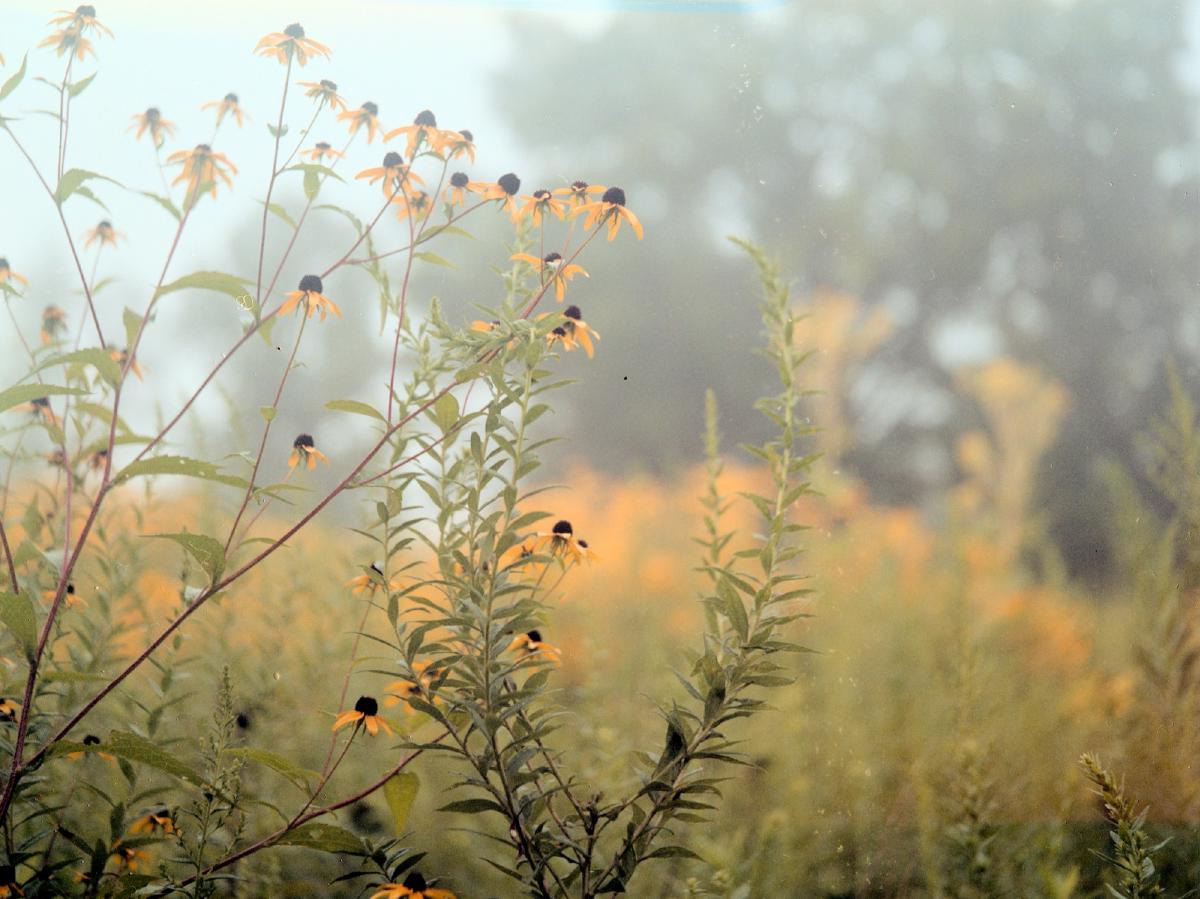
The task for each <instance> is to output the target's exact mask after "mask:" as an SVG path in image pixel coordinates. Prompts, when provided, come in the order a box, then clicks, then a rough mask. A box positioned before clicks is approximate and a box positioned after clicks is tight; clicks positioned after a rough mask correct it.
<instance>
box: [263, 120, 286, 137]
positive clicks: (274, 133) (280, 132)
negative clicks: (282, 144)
mask: <svg viewBox="0 0 1200 899" xmlns="http://www.w3.org/2000/svg"><path fill="white" fill-rule="evenodd" d="M267 130H268V131H270V132H271V137H274V138H280V137H283V136H284V135H285V134H287V133H288V126H287V125H284V126H283V127H281V128H276V127H275V126H274V125H272V124H271V123H270V122H267Z"/></svg>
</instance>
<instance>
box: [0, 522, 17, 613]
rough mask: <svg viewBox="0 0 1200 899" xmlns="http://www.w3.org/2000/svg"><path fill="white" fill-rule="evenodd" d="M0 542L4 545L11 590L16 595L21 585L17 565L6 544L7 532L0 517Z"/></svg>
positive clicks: (10, 549)
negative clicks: (18, 579)
mask: <svg viewBox="0 0 1200 899" xmlns="http://www.w3.org/2000/svg"><path fill="white" fill-rule="evenodd" d="M0 543H2V544H3V545H4V561H5V562H6V563H7V564H8V580H9V582H10V583H11V584H12V592H13V594H14V595H18V594H20V592H21V585H20V583H19V582H18V581H17V566H16V564H15V563H14V562H13V554H12V548H11V547H10V546H9V545H8V532H7V531H6V530H5V529H4V519H2V518H0Z"/></svg>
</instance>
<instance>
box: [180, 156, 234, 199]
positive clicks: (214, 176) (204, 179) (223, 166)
mask: <svg viewBox="0 0 1200 899" xmlns="http://www.w3.org/2000/svg"><path fill="white" fill-rule="evenodd" d="M167 162H169V163H172V164H174V163H179V164H181V165H182V166H183V168H182V169H181V170H180V172H179V177H177V178H176V179H175V180H174V181H172V182H171V184H173V185H174V184H179V183H180V182H181V181H186V182H187V190H188V193H189V194H191V193H192V192H194V191H200V190H205V191H208V193H209V195H210V196H212V197H216V195H217V181H218V179H219V180H221V181H224V182H225V186H226V187H229V188H231V189H232V187H233V179H232V178H230V177H229V173H230V172H232V173H233V174H235V175H236V174H237V166H235V165H234V164H233V163H232V162H230V161H229V159H228V158H227V157H226V156H225V154H224V153H216V152H214V151H213V148H212V147H210V146H209V145H208V144H196V148H195V149H194V150H180V151H178V152H176V153H172V154H171V155H170V156H168V157H167Z"/></svg>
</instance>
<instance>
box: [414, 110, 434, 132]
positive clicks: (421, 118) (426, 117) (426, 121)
mask: <svg viewBox="0 0 1200 899" xmlns="http://www.w3.org/2000/svg"><path fill="white" fill-rule="evenodd" d="M413 124H414V125H424V126H425V127H427V128H436V127H437V119H436V118H435V117H434V115H433V113H432V112H430V111H429V110H428V109H422V110H421V111H420V112H418V113H417V117H416V118H415V119H413Z"/></svg>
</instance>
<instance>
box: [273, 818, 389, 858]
mask: <svg viewBox="0 0 1200 899" xmlns="http://www.w3.org/2000/svg"><path fill="white" fill-rule="evenodd" d="M275 845H276V846H304V847H305V848H307V849H320V850H321V851H322V852H349V853H353V854H355V855H365V854H366V851H367V850H366V847H365V846H364V845H363V842H362V840H360V839H359V838H358V837H356V836H355V835H354V834H352V833H351V832H350V831H348V830H346V829H345V828H342V827H337V826H336V825H333V824H320V823H318V822H316V821H309V822H308V823H307V824H301V825H300V826H299V827H297V828H296V829H295V830H290V831H288V832H287V833H285V834H284V835H283V836H281V837H280V838H279V839H278V840H276V841H275Z"/></svg>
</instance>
